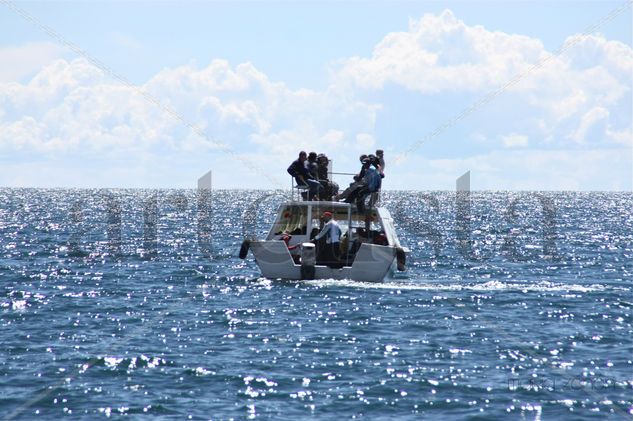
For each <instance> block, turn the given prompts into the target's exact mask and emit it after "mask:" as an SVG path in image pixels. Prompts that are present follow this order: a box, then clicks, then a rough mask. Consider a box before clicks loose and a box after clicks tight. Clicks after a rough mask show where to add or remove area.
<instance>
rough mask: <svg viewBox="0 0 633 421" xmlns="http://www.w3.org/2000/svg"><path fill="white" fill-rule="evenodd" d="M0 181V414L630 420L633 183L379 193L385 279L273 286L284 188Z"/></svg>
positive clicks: (632, 390) (21, 416) (31, 416)
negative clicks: (261, 261) (400, 259)
mask: <svg viewBox="0 0 633 421" xmlns="http://www.w3.org/2000/svg"><path fill="white" fill-rule="evenodd" d="M207 199H208V198H207V197H206V196H205V195H204V194H198V192H196V191H195V190H160V191H154V190H63V189H0V418H1V419H28V420H32V419H46V420H50V419H57V418H67V419H86V420H95V419H106V418H120V417H123V416H127V418H128V419H129V418H131V419H144V418H162V419H218V420H228V419H275V420H298V419H323V420H329V419H358V418H365V419H372V420H374V419H385V420H392V419H442V420H459V419H482V420H484V419H486V420H489V419H499V418H509V419H536V420H539V419H603V418H609V419H631V418H633V327H632V322H633V320H632V313H633V290H632V289H633V282H632V281H633V194H631V193H600V192H595V193H578V192H561V193H551V192H544V193H539V192H525V193H509V192H472V193H470V196H469V197H465V196H461V197H458V196H456V194H455V193H453V192H433V191H429V192H383V198H382V204H383V205H384V206H385V207H387V208H388V209H389V210H390V211H391V213H392V215H393V217H394V220H395V222H396V226H397V229H398V233H399V235H400V238H401V242H402V243H403V245H404V246H406V247H408V248H409V249H410V253H409V254H408V258H407V271H406V272H404V273H400V274H397V273H396V274H394V275H393V276H390V277H389V278H388V279H386V280H385V282H383V283H378V284H368V283H360V282H354V281H351V280H343V281H339V280H317V281H295V282H292V281H281V280H275V279H265V278H262V277H261V275H260V273H259V271H258V268H257V266H256V264H255V261H254V260H253V257H252V255H250V254H249V256H248V258H247V259H246V260H240V259H239V258H238V257H237V254H238V250H239V247H240V244H241V242H242V240H243V239H244V237H245V236H263V235H265V234H266V231H267V228H268V226H269V225H270V223H271V222H272V219H273V216H274V213H275V209H276V207H277V205H278V204H279V203H280V201H282V200H283V199H284V192H280V191H277V192H273V191H213V192H212V195H211V198H210V204H209V205H208V206H205V203H207V201H206V200H207Z"/></svg>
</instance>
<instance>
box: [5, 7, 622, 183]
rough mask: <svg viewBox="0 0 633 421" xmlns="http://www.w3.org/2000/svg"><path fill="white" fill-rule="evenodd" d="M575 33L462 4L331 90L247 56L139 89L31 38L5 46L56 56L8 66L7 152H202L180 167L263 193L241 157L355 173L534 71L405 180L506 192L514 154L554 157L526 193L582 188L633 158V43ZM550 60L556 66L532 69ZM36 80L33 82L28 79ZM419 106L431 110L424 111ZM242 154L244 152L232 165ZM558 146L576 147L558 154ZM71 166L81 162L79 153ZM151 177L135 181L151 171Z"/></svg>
mask: <svg viewBox="0 0 633 421" xmlns="http://www.w3.org/2000/svg"><path fill="white" fill-rule="evenodd" d="M566 42H567V45H568V47H569V48H567V49H566V51H565V53H564V54H562V55H560V56H556V57H553V56H552V52H551V51H547V50H546V49H545V47H544V45H543V43H542V42H541V41H540V40H538V39H535V38H530V37H527V36H524V35H519V34H508V33H503V32H499V31H490V30H488V29H486V28H484V27H483V26H479V25H469V24H467V23H465V22H464V21H462V20H460V19H458V18H457V17H456V16H455V15H454V14H453V13H452V12H450V11H448V10H447V11H444V12H442V13H440V14H438V15H433V14H427V15H424V16H423V17H421V18H420V19H412V20H410V22H409V26H408V29H407V30H405V31H402V32H393V33H389V34H386V35H385V36H384V38H383V39H382V40H381V41H380V42H379V43H378V44H377V45H376V46H375V48H374V49H373V52H372V54H371V55H370V56H368V57H350V58H348V59H344V60H342V61H341V62H339V64H338V67H336V68H333V72H332V75H331V80H330V84H329V85H328V86H327V87H326V88H324V89H322V90H314V89H308V88H302V89H291V88H289V87H288V86H287V85H286V84H285V83H283V81H275V80H271V79H270V78H269V77H268V75H266V74H265V73H264V72H262V71H261V70H259V69H258V68H257V67H256V66H255V65H254V64H252V63H248V62H247V63H240V64H237V65H232V64H230V63H229V62H227V61H226V60H220V59H216V60H213V61H211V63H210V64H209V65H207V66H204V67H197V66H194V65H183V66H178V67H175V68H170V69H164V70H162V71H160V72H158V73H156V74H155V75H153V77H151V78H150V79H149V80H147V82H145V83H144V84H142V85H140V86H139V87H138V88H134V87H129V86H124V85H121V84H120V83H119V82H117V81H116V80H113V79H111V78H109V77H108V76H106V75H105V74H104V73H103V72H102V71H101V70H100V69H98V68H97V67H95V66H94V65H92V64H91V63H90V62H88V61H87V60H84V59H81V58H80V59H75V60H65V59H63V58H60V57H61V55H62V50H61V49H59V48H57V47H55V48H57V50H55V48H52V47H51V44H47V43H42V44H41V45H39V44H38V45H30V46H23V47H24V48H23V49H22V50H20V51H19V52H16V51H17V50H16V51H13V50H10V49H7V48H0V61H2V62H4V57H7V58H11V57H18V56H19V54H23V53H24V51H27V50H28V51H31V53H30V54H31V56H35V55H36V54H34V53H33V51H41V52H43V53H42V54H41V61H37V62H35V61H34V62H32V63H30V64H29V63H27V64H28V65H25V66H24V68H23V69H19V68H16V69H13V70H11V72H13V73H11V74H10V72H9V73H7V72H8V71H7V70H6V69H0V151H2V152H3V154H4V155H5V156H12V155H13V156H17V155H20V154H21V155H20V156H24V157H31V158H32V159H35V158H33V157H38V159H47V158H50V157H53V158H55V159H61V158H60V157H64V156H73V157H82V156H83V157H87V156H88V157H90V159H91V160H93V161H94V162H96V161H97V160H99V162H101V163H102V164H103V165H104V168H105V167H107V164H108V163H112V162H117V163H119V162H120V161H121V160H122V157H130V156H137V157H139V158H138V159H137V160H136V161H134V163H130V162H128V161H125V162H126V163H125V165H119V167H120V168H127V167H130V166H132V165H149V164H148V163H153V164H152V165H154V164H155V165H156V166H157V168H161V171H163V170H162V169H165V168H167V169H168V168H170V164H171V163H172V162H176V161H177V159H176V157H187V158H186V159H185V158H183V159H182V161H178V163H179V164H178V165H179V169H182V168H183V167H192V166H193V164H192V162H196V163H197V164H196V165H198V164H199V165H200V166H201V167H202V166H207V165H215V167H216V168H223V169H225V170H226V171H228V173H233V174H230V176H231V177H233V178H234V177H236V176H238V175H237V174H238V173H239V177H241V178H239V179H237V178H234V179H233V181H234V183H233V184H230V186H232V187H235V186H236V184H237V185H240V184H241V185H248V186H253V187H255V186H257V187H262V185H260V184H254V180H252V175H245V174H248V170H245V169H242V171H240V172H237V171H235V167H236V166H239V165H240V164H238V163H236V162H234V161H235V158H236V157H237V159H238V160H239V159H241V158H240V156H248V157H250V159H252V160H253V161H255V162H256V165H257V166H260V167H262V168H265V171H267V172H269V173H272V174H284V175H285V172H284V171H285V168H286V166H287V165H288V163H289V162H290V160H291V159H294V158H295V156H296V154H297V151H298V150H301V149H303V150H307V151H311V150H314V151H317V152H325V153H328V154H329V155H330V156H332V155H334V158H335V159H338V161H337V167H338V168H340V169H341V170H345V169H348V167H346V166H347V165H354V166H355V165H357V162H356V158H355V157H356V155H357V153H359V152H365V153H367V152H371V150H372V149H374V148H376V147H381V148H383V149H385V150H387V152H388V154H392V155H390V156H395V155H396V154H399V153H401V152H402V151H403V150H406V149H407V147H408V146H409V145H407V144H406V140H402V139H408V136H418V135H419V133H422V136H423V135H424V133H431V132H433V130H434V129H435V128H436V127H439V126H441V125H442V124H443V123H445V122H446V121H447V120H449V119H450V118H452V117H454V116H455V115H457V114H459V112H460V111H461V110H463V109H464V107H468V106H469V105H470V104H472V103H473V102H475V101H477V99H478V98H482V97H483V96H485V95H486V94H487V93H489V92H491V91H494V90H496V89H498V88H499V87H500V86H503V84H504V83H506V82H507V81H508V80H510V79H512V78H513V77H515V76H516V75H519V74H523V75H524V77H523V78H522V79H521V81H520V82H519V83H517V84H515V85H513V86H511V87H510V88H509V89H507V90H506V91H505V92H504V93H503V94H502V95H499V96H498V97H496V98H495V99H494V100H493V101H492V102H491V103H490V104H486V106H484V107H481V109H479V108H478V109H477V110H475V113H473V114H472V115H469V117H468V118H467V119H464V120H460V121H458V122H457V123H456V124H452V125H451V126H450V127H449V128H448V129H447V130H446V132H447V133H449V135H450V136H446V137H445V138H441V136H438V137H440V139H435V138H433V139H431V140H430V141H429V142H426V143H424V144H423V147H424V148H427V149H426V151H430V152H435V153H437V154H439V155H441V154H442V153H443V154H445V155H446V156H444V157H441V156H440V157H436V158H433V159H429V160H426V161H424V160H423V159H421V158H420V159H419V158H417V157H416V156H415V155H413V154H410V156H409V158H410V159H403V160H402V165H401V167H402V168H401V169H400V170H399V169H398V167H397V166H396V165H390V166H389V168H390V171H389V175H390V176H391V175H394V176H396V177H397V176H398V174H400V176H401V178H402V179H403V180H404V179H407V175H411V174H410V173H409V172H410V171H418V173H420V174H421V173H422V172H424V171H426V170H427V169H432V170H433V171H434V172H430V173H425V174H426V175H425V176H424V177H421V176H419V175H412V176H411V178H410V180H426V182H427V183H430V184H427V185H426V187H428V188H437V187H439V186H434V185H433V184H432V183H433V180H439V179H438V178H437V177H438V176H439V175H438V174H447V175H446V177H448V178H451V177H453V176H454V175H455V174H457V175H459V174H460V171H462V170H467V169H473V171H475V170H477V171H479V172H480V173H482V174H484V173H485V174H487V176H490V177H493V176H494V175H495V174H496V175H497V177H499V178H498V188H504V183H505V180H506V178H505V177H504V176H500V174H502V173H503V172H504V171H506V169H507V168H510V167H506V166H505V164H502V163H501V161H502V160H507V161H508V162H513V164H512V165H513V167H512V168H515V167H520V166H521V165H523V166H525V165H526V162H527V160H525V159H523V160H522V159H520V158H519V156H521V154H529V153H531V154H532V155H530V160H529V162H530V165H535V164H534V163H542V164H539V168H540V172H529V171H527V172H525V176H526V177H528V176H529V177H534V180H533V182H530V183H528V182H523V183H519V182H517V183H515V184H514V186H522V185H524V186H528V185H529V186H532V187H535V186H538V185H539V183H541V185H542V187H543V188H547V187H552V186H550V184H549V183H551V182H552V180H554V182H556V183H559V185H560V186H563V187H568V186H570V185H571V184H573V183H571V182H570V181H569V180H567V181H565V180H566V178H565V177H567V175H560V174H559V173H557V171H559V170H560V169H561V168H565V169H568V170H569V174H573V176H574V177H578V178H579V180H583V179H586V177H585V175H586V174H588V173H589V172H590V169H591V168H597V167H598V166H601V165H604V164H605V162H607V161H608V159H611V158H613V157H615V156H618V155H619V156H626V155H627V151H628V155H629V156H630V151H631V149H630V148H631V147H633V135H632V133H633V130H632V124H631V113H632V111H633V110H632V109H631V96H632V93H631V87H632V85H633V80H632V74H633V52H632V50H631V48H630V47H629V46H627V45H625V44H623V43H620V42H617V41H610V40H607V39H605V38H604V37H603V36H602V35H589V36H580V35H574V36H570V37H569V38H568V39H567V41H566ZM29 48H30V49H31V50H29ZM38 49H39V50H38ZM45 51H48V53H44V52H45ZM3 54H4V55H3ZM11 54H13V56H11ZM16 54H17V55H16ZM47 54H48V55H47ZM13 60H16V58H14V59H13ZM539 62H544V63H545V64H544V66H542V67H541V68H539V69H535V70H530V69H531V67H532V66H533V65H534V64H537V63H539ZM44 63H46V64H45V65H44ZM9 67H11V66H9ZM36 68H37V69H39V70H38V71H37V72H36V73H33V71H34V69H36ZM3 71H4V72H5V73H2V72H3ZM28 75H32V77H31V78H30V79H25V76H28ZM394 87H395V88H394ZM396 88H397V89H396ZM139 91H141V92H139ZM142 92H145V93H147V95H150V96H151V98H150V100H148V97H147V96H144V95H143V94H142ZM393 92H395V94H393ZM154 100H156V101H157V102H158V103H159V104H162V105H163V106H157V104H156V103H154ZM165 107H168V108H169V109H171V110H173V111H175V112H176V113H177V114H178V117H177V118H174V116H173V115H171V113H169V112H166V111H165ZM398 107H400V108H398ZM410 109H416V110H417V109H419V110H420V113H419V114H417V115H416V116H415V118H414V117H411V116H409V114H407V113H400V112H398V110H407V111H408V110H410ZM420 115H421V116H423V118H420V119H417V117H418V116H420ZM183 122H185V123H186V124H184V123H183ZM192 126H193V127H195V128H196V129H195V130H193V129H192ZM198 129H199V130H198ZM201 132H204V134H206V136H201V135H200V133H201ZM385 139H397V141H396V143H390V142H389V141H386V140H385ZM216 140H217V141H218V142H215V141H216ZM415 140H418V139H410V141H411V142H414V141H415ZM434 142H435V143H434ZM222 145H227V146H226V147H225V146H222ZM227 147H229V148H231V149H232V150H233V151H234V152H233V153H231V154H230V159H222V158H221V157H225V156H226V155H222V150H226V149H227ZM548 148H549V149H552V150H557V151H563V150H565V149H568V150H569V151H570V152H569V153H565V154H563V152H556V153H554V152H551V151H550V152H546V150H547V149H548ZM601 148H603V149H604V151H610V152H604V153H603V152H601V151H602V150H603V149H601ZM535 150H539V151H541V152H539V153H536V152H534V151H535ZM438 151H439V152H438ZM588 151H592V152H591V153H589V152H588ZM623 151H624V152H623ZM352 152H353V153H352ZM548 153H549V154H548ZM609 153H612V154H615V155H609ZM451 154H452V156H449V155H451ZM455 154H460V155H461V156H460V157H459V158H455V156H454V155H455ZM523 156H527V155H523ZM591 156H594V157H595V162H594V163H592V162H591ZM218 157H220V158H218ZM469 157H470V158H469ZM474 157H477V158H476V159H475V158H474ZM25 159H27V160H28V159H29V158H25ZM178 159H180V158H178ZM213 159H215V161H213ZM574 159H575V160H574ZM229 161H230V162H229ZM59 162H60V164H59V165H61V166H65V167H68V161H63V160H61V161H59ZM421 162H424V169H423V168H422V166H421V165H419V163H421ZM504 162H505V161H504ZM561 162H563V164H561ZM618 162H620V163H621V164H619V166H615V167H610V166H608V165H607V168H609V170H610V171H611V170H613V171H615V169H616V168H617V171H619V172H618V173H617V174H608V172H607V173H605V174H603V175H602V176H601V175H600V174H599V173H598V174H597V175H596V174H594V173H592V174H593V175H592V177H594V178H591V179H592V180H593V179H595V177H598V178H599V179H600V180H603V181H604V183H605V184H604V185H605V186H607V187H608V186H611V185H612V181H611V180H613V179H615V180H620V181H621V180H623V179H626V178H630V171H629V172H627V171H626V165H627V163H628V165H630V160H629V161H626V160H625V161H622V160H620V161H618ZM622 162H624V163H623V164H622ZM394 163H395V162H394ZM416 163H417V164H416ZM408 165H416V168H409V167H408ZM464 165H472V166H473V167H472V168H462V167H463V166H464ZM54 167H55V166H54V165H53V164H50V165H49V168H51V169H53V168H54ZM119 167H117V168H119ZM576 167H578V168H579V170H578V171H584V172H583V173H582V174H581V173H578V171H576V170H574V169H573V168H576ZM5 168H6V167H5ZM179 169H174V171H177V170H179ZM205 169H206V167H205ZM51 171H52V170H51ZM68 171H70V170H68ZM78 171H79V170H78ZM121 171H122V170H121ZM139 171H140V172H139V173H138V174H137V173H135V174H136V175H135V179H139V177H141V175H142V173H143V171H141V170H139ZM196 171H197V170H196ZM398 171H400V173H398ZM446 171H450V172H451V175H450V176H449V175H448V173H447V172H446ZM126 174H127V173H126ZM139 174H140V175H139ZM557 174H558V175H557ZM583 174H585V175H583ZM68 177H70V176H68ZM249 177H250V178H249ZM63 180H66V178H64V179H63ZM63 180H62V181H61V182H62V183H63V182H64V181H63ZM451 180H452V178H451ZM256 181H257V182H261V181H262V180H261V179H260V178H259V177H257V180H256ZM0 182H2V178H0ZM407 182H409V183H414V181H407ZM120 184H122V185H124V180H123V181H122V182H121V183H120ZM545 184H547V186H545ZM580 184H582V183H580ZM629 184H630V182H629ZM629 184H627V182H623V183H622V185H629ZM404 185H406V183H405V184H401V183H398V186H399V187H401V186H404ZM386 186H387V188H388V187H389V181H386ZM411 186H413V185H412V184H411ZM490 186H493V184H492V182H490V184H489V185H487V187H490ZM263 187H265V185H264V186H263ZM394 187H395V186H394ZM415 187H420V188H423V186H415ZM511 187H512V186H509V187H507V188H511ZM581 187H582V186H581ZM594 187H595V186H594ZM607 187H605V188H607ZM535 188H536V187H535ZM609 188H610V187H609Z"/></svg>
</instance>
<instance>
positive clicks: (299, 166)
mask: <svg viewBox="0 0 633 421" xmlns="http://www.w3.org/2000/svg"><path fill="white" fill-rule="evenodd" d="M307 157H308V154H307V153H305V151H301V152H299V158H297V159H295V160H294V161H292V164H290V166H289V167H288V170H287V171H288V174H290V175H291V176H292V177H294V179H295V181H296V182H297V186H305V187H307V188H308V191H309V193H310V195H309V196H310V197H309V198H315V197H318V194H319V192H320V191H321V189H322V188H323V187H322V186H321V183H319V182H318V181H317V180H315V179H314V178H313V177H312V175H311V174H310V171H308V169H307V168H306V165H305V162H306V159H307ZM306 198H308V197H306Z"/></svg>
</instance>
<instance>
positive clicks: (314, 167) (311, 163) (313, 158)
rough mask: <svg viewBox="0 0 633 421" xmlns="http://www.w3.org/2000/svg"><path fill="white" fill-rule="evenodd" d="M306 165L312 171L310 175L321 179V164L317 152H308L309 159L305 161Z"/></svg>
mask: <svg viewBox="0 0 633 421" xmlns="http://www.w3.org/2000/svg"><path fill="white" fill-rule="evenodd" d="M305 166H306V168H307V169H308V172H309V173H310V176H311V177H312V178H313V179H315V180H318V179H319V164H317V154H316V152H310V153H309V154H308V160H307V161H306V162H305Z"/></svg>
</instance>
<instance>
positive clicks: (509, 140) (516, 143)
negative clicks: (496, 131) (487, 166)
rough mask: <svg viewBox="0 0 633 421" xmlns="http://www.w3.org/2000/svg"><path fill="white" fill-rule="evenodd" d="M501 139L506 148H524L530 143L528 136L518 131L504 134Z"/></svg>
mask: <svg viewBox="0 0 633 421" xmlns="http://www.w3.org/2000/svg"><path fill="white" fill-rule="evenodd" d="M501 141H502V142H503V146H504V147H506V148H524V147H526V146H527V145H528V137H527V136H525V135H520V134H517V133H510V134H508V135H505V136H502V137H501Z"/></svg>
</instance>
